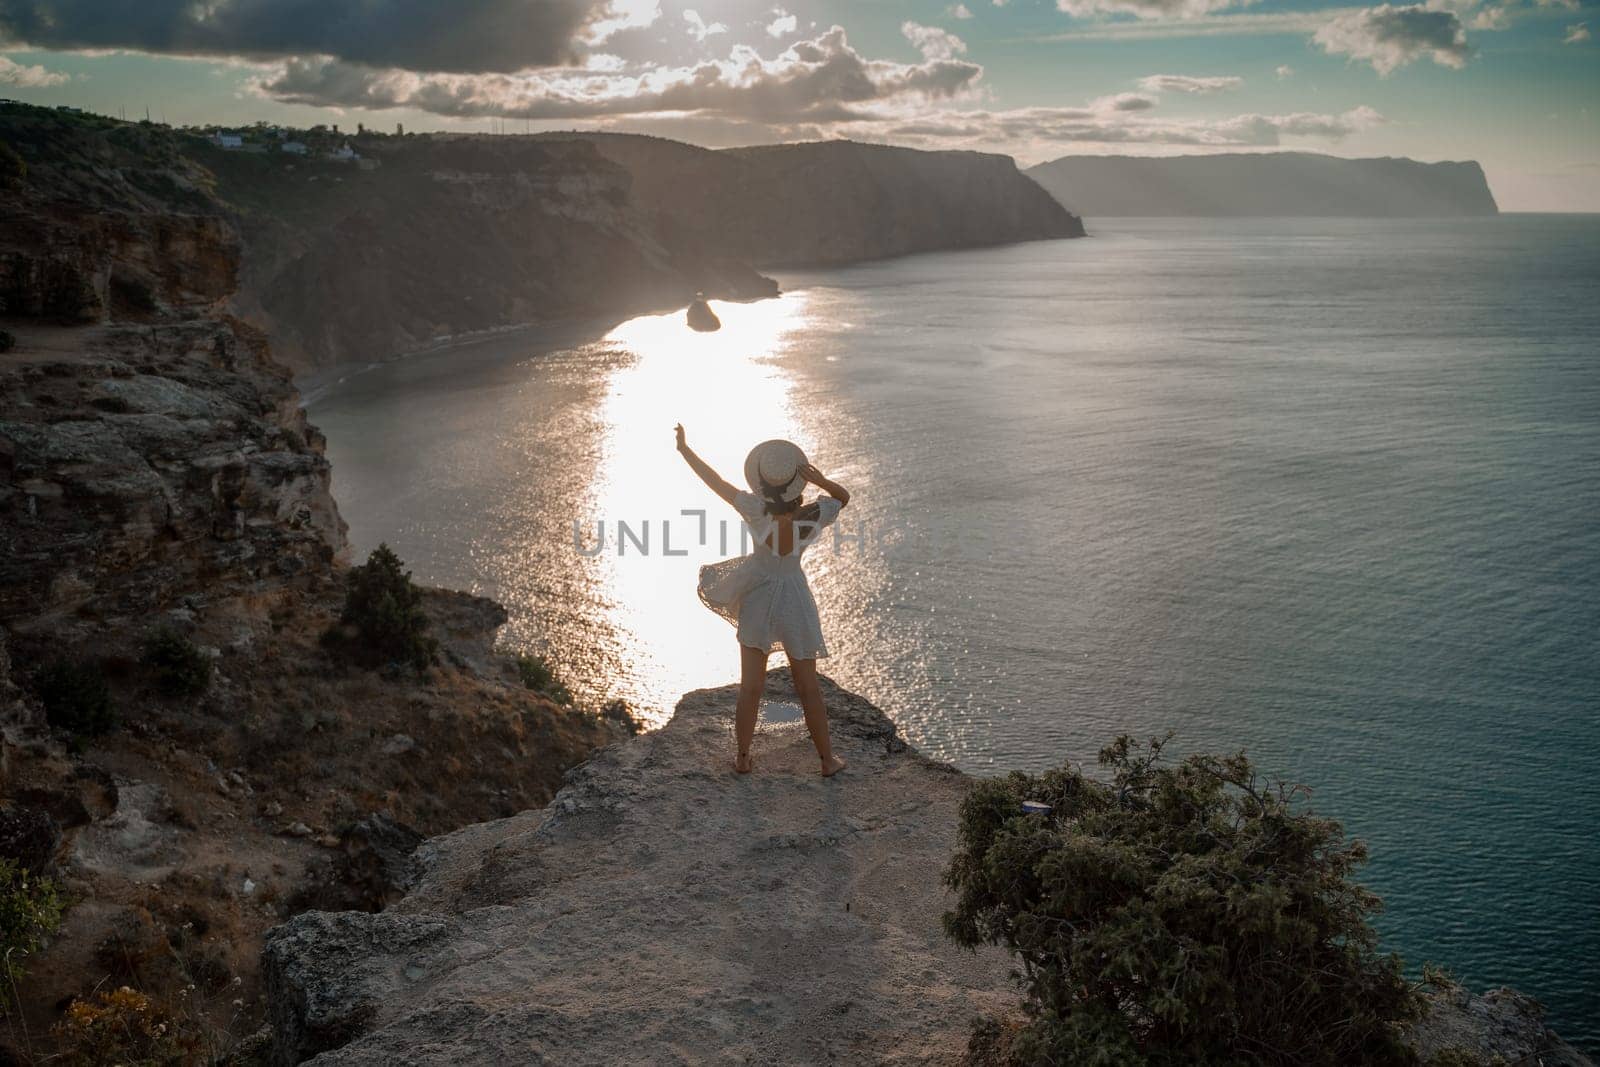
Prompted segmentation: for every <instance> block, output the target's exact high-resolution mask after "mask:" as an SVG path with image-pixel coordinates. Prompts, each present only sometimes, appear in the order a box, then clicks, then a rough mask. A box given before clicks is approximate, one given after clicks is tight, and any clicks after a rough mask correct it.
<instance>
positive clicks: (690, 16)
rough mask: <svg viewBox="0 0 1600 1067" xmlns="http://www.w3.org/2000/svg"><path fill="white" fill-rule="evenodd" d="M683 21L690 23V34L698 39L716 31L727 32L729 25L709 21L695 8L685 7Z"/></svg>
mask: <svg viewBox="0 0 1600 1067" xmlns="http://www.w3.org/2000/svg"><path fill="white" fill-rule="evenodd" d="M683 21H685V22H687V23H688V24H689V36H690V37H693V38H694V39H695V40H697V41H703V40H705V39H706V38H707V37H710V36H711V35H712V34H714V33H727V32H728V27H726V26H724V25H723V24H722V23H720V22H709V23H708V22H707V21H706V20H705V19H703V18H701V17H700V12H698V11H696V10H694V8H685V9H684V12H683Z"/></svg>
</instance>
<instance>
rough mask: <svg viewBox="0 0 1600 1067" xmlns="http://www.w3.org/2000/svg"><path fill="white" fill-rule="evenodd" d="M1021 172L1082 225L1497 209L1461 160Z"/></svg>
mask: <svg viewBox="0 0 1600 1067" xmlns="http://www.w3.org/2000/svg"><path fill="white" fill-rule="evenodd" d="M1027 174H1028V176H1029V177H1030V178H1032V179H1033V180H1034V181H1036V182H1038V183H1039V184H1040V185H1042V186H1044V187H1045V189H1047V190H1049V192H1050V194H1051V195H1052V196H1054V197H1055V198H1056V199H1057V200H1059V201H1061V203H1062V204H1063V205H1064V206H1066V208H1067V209H1068V210H1070V211H1074V212H1077V213H1078V214H1079V215H1082V216H1084V217H1086V218H1089V219H1095V218H1103V217H1108V216H1118V215H1129V216H1132V215H1143V216H1151V217H1157V216H1166V217H1173V216H1202V217H1219V218H1238V217H1249V216H1258V217H1273V216H1279V217H1282V216H1324V217H1338V216H1343V217H1375V218H1404V217H1429V218H1437V217H1449V216H1458V215H1495V214H1498V213H1499V210H1500V209H1499V207H1498V206H1496V204H1495V201H1494V194H1493V193H1491V192H1490V191H1489V183H1488V181H1487V180H1486V179H1485V178H1484V176H1483V168H1482V167H1480V166H1478V164H1477V163H1475V162H1470V161H1469V162H1464V163H1419V162H1417V161H1416V160H1414V159H1396V158H1391V157H1384V158H1381V159H1341V158H1339V157H1337V156H1325V155H1318V154H1316V153H1313V152H1267V153H1227V154H1222V155H1205V156H1164V157H1146V156H1063V157H1062V158H1060V159H1056V160H1052V161H1051V162H1049V163H1041V164H1039V165H1038V166H1036V167H1031V168H1029V169H1028V171H1027Z"/></svg>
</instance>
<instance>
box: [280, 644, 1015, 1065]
mask: <svg viewBox="0 0 1600 1067" xmlns="http://www.w3.org/2000/svg"><path fill="white" fill-rule="evenodd" d="M823 686H824V690H825V693H826V696H827V699H828V706H829V711H830V714H831V717H832V722H833V738H834V747H835V749H836V750H837V751H839V752H840V753H841V754H842V755H843V756H844V757H845V758H846V759H847V760H848V761H849V762H850V766H849V767H848V768H847V769H846V770H845V771H844V772H843V773H842V774H841V775H839V776H838V777H836V778H834V779H831V780H828V781H824V780H822V779H821V778H819V777H818V775H817V773H816V754H815V752H814V751H813V750H812V748H811V743H810V741H809V739H808V738H807V735H806V733H805V729H804V727H803V726H802V725H801V724H800V723H799V722H794V723H789V724H771V723H766V722H764V723H763V724H762V726H761V732H760V734H759V735H758V737H757V741H756V770H755V773H754V774H751V775H749V776H745V777H735V776H734V774H733V772H732V770H731V765H730V763H729V759H730V756H729V754H730V753H731V751H732V749H733V742H732V738H731V733H730V731H731V729H732V727H731V721H732V710H731V709H732V706H733V699H734V690H733V689H732V688H731V687H727V688H722V689H709V690H701V691H698V692H694V693H690V694H688V695H687V696H685V697H684V698H683V700H682V701H681V702H680V703H679V705H678V708H677V713H676V714H675V715H674V717H673V719H672V720H671V722H669V723H668V724H667V725H666V726H665V727H664V728H662V729H661V730H659V731H656V732H654V733H651V734H646V735H644V736H642V737H639V738H636V739H634V740H632V741H629V742H625V743H622V744H618V745H613V746H611V747H609V748H606V749H603V750H602V751H601V752H599V753H598V754H597V755H596V756H595V757H594V758H593V759H592V760H590V762H588V763H587V764H584V765H583V766H582V767H579V768H577V769H576V770H574V771H573V772H571V773H570V774H569V776H568V784H567V785H566V786H565V787H564V788H563V789H562V790H561V792H560V793H559V794H557V796H556V798H555V799H554V800H553V801H552V802H551V804H550V805H549V806H548V807H547V808H546V809H544V810H543V811H530V812H524V813H522V814H520V815H517V816H514V817H512V818H510V819H504V820H501V821H499V822H492V823H485V824H482V825H479V826H472V827H468V828H466V829H464V830H461V831H459V832H457V833H454V834H450V835H447V836H445V837H441V838H436V839H434V840H432V841H430V842H428V843H426V844H425V845H423V846H422V848H421V849H419V851H418V853H417V864H418V869H417V871H416V872H415V880H414V882H413V885H414V888H413V889H412V890H411V892H410V894H409V895H408V896H407V897H406V898H405V899H404V900H402V901H401V902H400V903H399V904H397V905H395V906H394V907H392V908H390V909H389V910H387V911H385V912H382V913H379V914H375V915H367V914H355V913H343V914H326V913H307V914H305V915H302V916H299V917H298V918H296V919H294V920H292V921H291V922H289V923H287V924H285V925H284V926H282V927H279V928H278V929H277V930H275V931H273V933H272V935H271V937H270V940H269V942H268V944H267V948H266V952H265V957H264V966H265V970H266V974H267V981H268V983H269V990H270V991H269V1002H270V1003H271V1004H272V1011H273V1016H272V1019H273V1026H274V1032H275V1040H276V1059H277V1062H280V1063H295V1062H299V1061H300V1060H301V1059H302V1058H304V1057H308V1056H317V1058H316V1060H315V1061H314V1062H316V1063H317V1064H328V1065H331V1064H387V1063H394V1062H398V1061H400V1060H402V1059H403V1060H404V1061H405V1062H408V1063H449V1062H456V1063H491V1062H503V1063H511V1062H522V1063H542V1062H548V1063H561V1064H613V1063H637V1062H642V1061H649V1062H658V1063H664V1062H683V1063H708V1062H759V1063H797V1064H798V1063H805V1064H814V1063H823V1062H828V1061H829V1060H830V1058H832V1059H834V1060H836V1061H837V1062H843V1063H859V1062H877V1063H939V1062H955V1061H957V1060H958V1059H959V1057H960V1055H961V1052H962V1050H963V1049H964V1047H965V1045H966V1042H967V1034H968V1031H969V1029H970V1026H971V1023H972V1020H973V1018H974V1017H975V1016H977V1015H980V1014H993V1013H996V1012H1000V1011H1003V1010H1006V1009H1008V1008H1010V1007H1012V1006H1013V1005H1014V1004H1015V1001H1016V995H1015V993H1014V992H1013V991H1012V989H1011V988H1010V987H1009V985H1008V983H1007V982H1006V973H1007V971H1008V969H1009V963H1008V961H1007V960H1006V958H1005V956H1004V955H1003V954H1002V953H1000V952H998V951H985V952H981V953H979V954H977V955H975V956H974V955H972V954H969V953H967V952H965V951H964V950H962V949H959V948H957V947H956V946H955V945H954V943H952V942H950V941H948V940H947V939H946V938H945V936H944V933H943V931H942V929H941V927H940V916H941V914H942V913H943V911H944V909H945V906H946V904H945V892H944V889H943V887H942V886H941V885H940V883H939V879H938V871H939V870H941V869H942V868H941V865H942V864H943V863H944V862H946V859H947V857H948V856H949V855H950V852H951V850H952V848H953V847H954V844H955V829H956V809H957V806H958V805H959V804H960V802H961V798H962V796H963V795H964V794H965V792H966V790H967V786H968V783H969V781H970V780H969V779H968V778H966V777H965V776H964V775H962V774H960V773H958V772H957V771H955V770H954V769H952V768H950V767H948V766H945V765H942V764H938V763H934V762H932V761H930V760H928V759H926V758H924V757H922V756H920V755H918V754H917V753H916V752H915V751H913V750H911V749H909V748H908V747H907V746H906V745H905V743H904V742H903V741H901V740H900V739H899V738H898V736H897V735H896V733H895V728H894V726H893V724H892V723H890V721H889V720H888V718H887V717H885V716H884V715H883V713H882V712H880V711H878V709H877V708H875V707H873V706H872V705H871V704H869V703H867V702H866V701H865V700H862V699H861V698H860V697H857V696H854V695H852V694H849V693H846V692H845V691H843V690H841V689H838V688H837V687H834V686H833V685H832V684H831V683H828V682H827V681H826V680H824V683H823ZM767 691H768V697H769V699H771V698H774V697H776V698H777V699H780V700H790V701H792V700H794V696H793V693H792V689H791V688H790V683H789V679H788V674H787V672H786V671H774V672H772V674H771V675H769V678H768V687H767ZM319 1053H320V1054H321V1055H317V1054H319Z"/></svg>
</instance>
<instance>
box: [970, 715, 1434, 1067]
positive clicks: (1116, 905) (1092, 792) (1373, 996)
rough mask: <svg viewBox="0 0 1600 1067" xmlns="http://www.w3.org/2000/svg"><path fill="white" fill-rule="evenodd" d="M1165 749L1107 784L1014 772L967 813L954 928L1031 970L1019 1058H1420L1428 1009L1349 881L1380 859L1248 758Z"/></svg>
mask: <svg viewBox="0 0 1600 1067" xmlns="http://www.w3.org/2000/svg"><path fill="white" fill-rule="evenodd" d="M1164 743H1165V742H1164V741H1162V740H1156V741H1152V742H1151V743H1150V744H1149V745H1148V746H1143V745H1140V744H1138V743H1136V742H1133V741H1131V740H1130V739H1128V738H1126V737H1122V738H1119V739H1118V740H1117V741H1116V742H1115V743H1114V744H1112V745H1111V746H1109V747H1108V748H1106V749H1105V750H1104V751H1103V752H1101V754H1100V763H1101V764H1102V765H1103V766H1104V767H1106V768H1107V769H1109V771H1110V772H1111V775H1112V778H1111V781H1110V783H1109V784H1107V783H1102V782H1098V781H1094V780H1092V779H1089V778H1086V777H1085V776H1084V775H1083V774H1082V773H1081V772H1079V771H1078V770H1076V769H1074V768H1071V767H1063V768H1061V769H1059V770H1054V771H1049V772H1046V773H1045V774H1043V775H1041V776H1038V777H1034V776H1030V775H1026V774H1022V773H1014V774H1012V775H1010V776H1008V777H1005V778H999V779H993V780H989V781H985V782H982V783H980V784H979V785H978V786H976V787H975V788H974V789H973V790H972V792H971V793H970V794H969V795H968V797H967V799H966V800H965V801H964V803H963V804H962V810H961V828H960V843H959V846H958V850H957V852H956V855H955V857H954V859H953V860H952V862H951V865H950V869H949V871H948V872H947V874H946V876H945V877H946V881H947V883H948V884H949V886H950V887H951V888H952V889H954V890H955V892H956V894H957V898H958V899H957V902H956V907H955V909H954V910H953V911H951V912H949V913H947V914H946V915H945V920H944V921H945V929H946V931H947V932H948V933H949V934H950V936H951V937H953V938H954V939H955V940H956V941H957V942H959V943H960V944H962V945H965V946H968V947H976V946H977V945H980V944H984V943H994V944H1000V945H1004V946H1006V948H1007V949H1009V950H1010V951H1011V952H1012V953H1013V954H1014V955H1016V956H1018V957H1019V958H1020V959H1021V961H1022V965H1023V972H1024V973H1023V975H1022V981H1023V985H1024V988H1025V992H1026V997H1027V1001H1026V1005H1025V1007H1026V1009H1027V1013H1028V1023H1027V1025H1026V1026H1024V1027H1023V1028H1022V1030H1021V1031H1019V1032H1018V1033H1017V1035H1016V1038H1015V1042H1014V1043H1013V1045H1012V1048H1011V1051H1010V1055H1011V1059H1012V1062H1019V1063H1061V1064H1067V1063H1071V1064H1083V1065H1085V1067H1093V1065H1108V1067H1109V1065H1113V1064H1114V1065H1119V1067H1121V1065H1141V1064H1147V1065H1162V1067H1168V1065H1171V1067H1176V1065H1178V1064H1216V1065H1220V1064H1235V1063H1249V1064H1271V1065H1290V1064H1293V1065H1307V1067H1310V1065H1329V1067H1331V1065H1335V1064H1338V1065H1343V1064H1380V1063H1381V1064H1402V1063H1410V1062H1414V1059H1415V1057H1414V1055H1413V1054H1412V1053H1411V1052H1410V1051H1409V1050H1408V1049H1407V1048H1406V1046H1405V1045H1404V1044H1403V1043H1402V1042H1401V1040H1400V1036H1399V1029H1400V1024H1402V1023H1404V1022H1406V1021H1408V1020H1410V1019H1413V1018H1415V1017H1416V1016H1417V1014H1418V1012H1419V1011H1420V1002H1419V998H1418V994H1417V992H1416V991H1415V990H1414V989H1412V987H1411V986H1410V985H1408V984H1407V983H1406V981H1405V980H1404V979H1403V978H1402V976H1401V972H1400V961H1399V960H1398V958H1396V957H1394V956H1392V955H1379V954H1378V952H1377V948H1376V943H1377V938H1376V935H1375V934H1374V933H1373V930H1372V928H1371V926H1370V925H1369V924H1368V919H1369V917H1370V916H1371V915H1372V914H1374V913H1375V912H1377V910H1378V909H1379V907H1380V902H1379V901H1378V899H1377V897H1375V896H1374V895H1373V894H1372V893H1370V892H1368V891H1367V890H1365V889H1363V888H1362V887H1361V886H1359V885H1357V884H1356V883H1355V882H1354V881H1352V877H1351V876H1352V874H1353V873H1354V871H1355V869H1356V868H1357V867H1359V866H1360V865H1361V864H1362V863H1363V862H1364V861H1365V859H1366V849H1365V847H1364V846H1363V845H1362V844H1361V843H1360V842H1359V841H1350V842H1347V841H1346V840H1345V839H1344V832H1343V829H1342V827H1341V826H1340V825H1339V824H1338V823H1337V822H1334V821H1332V820H1329V819H1323V818H1319V817H1317V816H1315V815H1313V814H1311V813H1310V812H1306V811H1300V810H1297V805H1296V800H1297V798H1298V797H1300V796H1302V795H1303V794H1304V790H1303V789H1300V788H1298V787H1294V788H1291V787H1286V786H1284V785H1283V784H1281V783H1280V784H1277V785H1272V786H1268V785H1263V784H1262V783H1260V782H1259V781H1258V780H1257V777H1256V775H1255V772H1254V771H1253V770H1252V768H1251V766H1250V763H1249V761H1248V760H1246V759H1245V757H1244V756H1243V755H1242V754H1241V755H1239V756H1235V757H1229V758H1219V757H1215V756H1191V757H1189V758H1187V759H1184V760H1182V761H1181V762H1178V763H1175V764H1174V763H1171V762H1169V761H1168V760H1166V759H1164V758H1163V757H1162V754H1161V750H1162V745H1163V744H1164ZM1024 800H1038V801H1042V802H1044V803H1045V804H1048V805H1050V810H1049V811H1048V813H1045V814H1028V813H1024V812H1023V811H1022V808H1021V805H1022V802H1023V801H1024Z"/></svg>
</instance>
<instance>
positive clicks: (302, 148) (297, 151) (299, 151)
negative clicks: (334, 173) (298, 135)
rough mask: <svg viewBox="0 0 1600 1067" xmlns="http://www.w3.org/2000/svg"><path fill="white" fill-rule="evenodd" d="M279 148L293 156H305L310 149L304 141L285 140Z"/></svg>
mask: <svg viewBox="0 0 1600 1067" xmlns="http://www.w3.org/2000/svg"><path fill="white" fill-rule="evenodd" d="M278 148H279V149H280V150H281V151H284V152H287V153H289V154H290V155H291V156H303V155H305V154H306V153H307V152H308V151H309V149H308V148H306V143H305V142H304V141H285V142H283V144H281V145H279V146H278Z"/></svg>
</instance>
